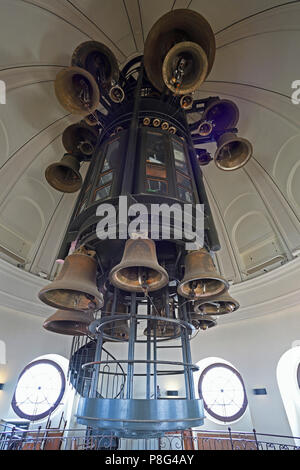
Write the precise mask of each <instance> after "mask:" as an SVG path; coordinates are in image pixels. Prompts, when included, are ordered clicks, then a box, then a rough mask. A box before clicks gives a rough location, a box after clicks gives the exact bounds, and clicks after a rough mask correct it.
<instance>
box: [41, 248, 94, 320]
mask: <svg viewBox="0 0 300 470" xmlns="http://www.w3.org/2000/svg"><path fill="white" fill-rule="evenodd" d="M94 254H95V252H91V251H87V250H86V249H85V248H83V247H82V248H80V249H79V250H77V251H76V252H75V253H74V254H72V255H69V256H67V258H66V259H65V262H64V264H63V267H62V269H61V271H60V273H59V275H58V276H57V278H56V279H55V280H54V281H53V282H52V283H51V284H49V285H47V286H46V287H44V288H43V289H42V290H41V291H40V292H39V298H40V300H42V302H44V303H45V304H48V305H50V306H51V307H55V308H59V309H62V310H76V311H78V310H79V311H86V310H95V309H99V308H100V307H102V305H103V296H102V294H100V292H99V291H98V289H97V285H96V273H97V263H96V261H95V259H94V257H93V255H94Z"/></svg>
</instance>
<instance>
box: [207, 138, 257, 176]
mask: <svg viewBox="0 0 300 470" xmlns="http://www.w3.org/2000/svg"><path fill="white" fill-rule="evenodd" d="M217 144H218V149H217V151H216V153H215V157H214V160H215V164H216V165H217V167H218V168H220V169H221V170H224V171H234V170H238V169H239V168H242V167H243V166H244V165H246V163H248V161H249V160H250V158H251V157H252V155H253V147H252V145H251V143H250V142H249V140H247V139H242V138H241V137H238V136H237V135H236V134H233V133H231V132H226V133H225V134H223V135H221V137H219V139H218V140H217Z"/></svg>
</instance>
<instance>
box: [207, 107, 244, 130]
mask: <svg viewBox="0 0 300 470" xmlns="http://www.w3.org/2000/svg"><path fill="white" fill-rule="evenodd" d="M239 116H240V113H239V108H238V107H237V105H236V104H235V103H234V102H233V101H230V100H220V99H215V100H212V101H211V102H210V103H209V104H208V106H207V107H206V109H205V111H204V113H203V114H202V119H201V120H202V121H208V122H212V123H213V128H214V131H215V132H216V131H217V132H218V131H222V130H225V129H232V128H234V127H235V126H236V125H237V123H238V120H239Z"/></svg>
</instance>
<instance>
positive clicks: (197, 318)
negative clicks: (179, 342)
mask: <svg viewBox="0 0 300 470" xmlns="http://www.w3.org/2000/svg"><path fill="white" fill-rule="evenodd" d="M192 324H193V325H194V327H195V328H196V329H197V330H198V329H199V328H200V330H203V331H205V330H208V329H209V328H213V327H214V326H217V321H216V320H214V319H213V318H212V317H210V316H208V315H198V314H196V313H194V314H193V315H192Z"/></svg>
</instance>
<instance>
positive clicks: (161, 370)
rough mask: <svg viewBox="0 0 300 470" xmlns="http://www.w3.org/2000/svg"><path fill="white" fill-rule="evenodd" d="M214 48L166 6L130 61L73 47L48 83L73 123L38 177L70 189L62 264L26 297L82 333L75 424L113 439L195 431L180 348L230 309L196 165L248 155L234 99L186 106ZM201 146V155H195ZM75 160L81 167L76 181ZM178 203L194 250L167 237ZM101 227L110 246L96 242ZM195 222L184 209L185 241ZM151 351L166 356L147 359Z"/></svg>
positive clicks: (226, 165) (235, 166)
mask: <svg viewBox="0 0 300 470" xmlns="http://www.w3.org/2000/svg"><path fill="white" fill-rule="evenodd" d="M215 52H216V44H215V38H214V34H213V31H212V29H211V27H210V25H209V24H208V22H207V21H206V20H205V19H204V18H203V17H202V16H201V15H199V14H198V13H196V12H193V11H191V10H175V11H172V12H170V13H167V14H166V15H164V16H163V17H162V18H160V19H159V20H158V21H157V23H155V25H154V26H153V27H152V29H151V31H150V33H149V35H148V37H147V40H146V43H145V50H144V55H140V56H137V57H135V58H133V59H131V60H130V61H129V62H127V63H126V64H125V65H124V66H123V67H122V68H121V70H120V69H119V66H118V62H117V60H116V58H115V57H114V54H113V53H112V52H111V51H110V49H109V48H108V47H107V46H105V45H104V44H100V43H98V42H95V41H87V42H84V43H83V44H80V45H79V46H78V47H77V48H76V50H75V51H74V53H73V56H72V58H71V62H70V67H68V68H66V69H64V70H63V71H62V72H60V73H59V74H58V75H57V78H56V82H55V90H56V95H57V98H58V100H59V102H60V103H61V105H62V106H63V107H64V108H65V109H66V110H67V111H68V112H70V113H73V114H76V115H78V121H79V122H78V123H77V124H74V125H72V126H69V127H68V128H67V129H66V130H65V132H64V134H63V145H64V148H65V150H66V154H65V155H64V156H63V157H62V159H61V161H60V162H57V163H53V164H52V165H50V166H49V167H48V168H47V169H46V178H47V181H48V183H49V184H50V185H51V186H52V187H54V188H55V189H57V190H58V191H62V192H65V193H71V192H76V191H78V190H80V193H79V196H78V199H77V202H76V205H75V208H74V212H73V214H72V217H71V220H70V223H69V226H68V229H67V232H66V235H65V238H64V241H63V243H62V246H61V249H60V252H59V255H58V256H59V258H60V259H64V260H65V261H64V264H63V267H62V270H61V272H60V273H59V275H58V276H57V278H56V279H54V281H53V282H52V283H51V284H50V285H47V286H46V287H44V288H43V289H42V290H41V292H40V294H39V297H40V299H41V300H42V301H43V302H45V303H47V304H48V305H50V306H53V307H55V308H57V309H59V310H58V311H57V312H56V313H54V314H53V315H52V316H51V317H50V318H49V319H48V320H46V322H45V323H44V327H45V328H46V329H48V330H50V331H52V332H56V333H60V334H66V335H73V336H74V337H77V338H78V337H82V336H86V337H87V338H89V341H90V343H87V344H86V346H84V347H79V343H74V344H78V347H77V349H76V348H75V349H74V347H73V349H72V357H71V361H70V377H71V380H72V381H73V382H72V383H73V384H74V386H75V388H76V390H77V392H78V393H79V394H80V400H79V407H78V411H77V420H78V422H79V423H81V424H84V425H87V426H89V427H94V428H98V429H102V430H103V429H104V430H105V429H109V430H113V431H114V433H115V435H116V436H125V437H129V436H131V437H149V436H150V437H151V436H160V435H162V434H163V433H164V432H166V431H173V430H185V429H188V428H192V427H196V426H200V425H202V424H203V420H204V411H203V404H202V400H200V399H197V398H196V397H195V391H194V382H193V372H194V371H195V370H197V366H195V365H194V364H193V363H192V359H191V352H190V340H191V338H192V337H193V335H194V334H195V332H196V334H197V331H198V332H199V331H200V330H207V329H210V328H212V327H214V326H216V324H217V317H218V316H219V315H224V314H230V313H231V314H233V313H234V312H235V311H236V310H237V309H238V308H239V303H238V302H237V301H236V300H234V299H233V298H232V297H231V296H230V295H229V283H228V281H227V280H226V279H224V278H223V276H222V275H221V274H220V273H218V271H217V268H216V266H215V263H214V259H215V258H214V254H215V253H216V252H217V251H218V250H219V249H220V244H219V239H218V235H217V232H216V228H215V225H214V221H213V217H212V213H211V209H210V205H209V201H208V197H207V194H206V191H205V186H204V183H203V174H202V168H201V167H202V166H203V167H204V166H206V165H208V164H211V162H212V161H213V160H214V163H215V165H216V166H217V168H219V169H221V170H223V171H224V173H223V177H224V181H226V177H227V176H226V173H225V171H233V170H239V169H240V168H242V167H243V166H244V165H245V164H246V163H247V162H248V161H249V159H250V158H251V156H252V152H253V149H252V145H251V143H250V142H248V141H247V140H246V139H245V138H242V137H239V136H238V129H237V128H236V126H237V124H238V121H239V110H238V108H237V106H236V104H235V103H233V102H232V101H230V100H227V99H222V98H220V97H207V98H205V99H197V93H196V91H197V90H198V89H199V87H201V84H202V83H203V82H204V81H205V80H206V78H207V77H208V75H209V73H210V71H211V70H212V67H213V64H214V58H215ZM192 115H193V119H192ZM195 115H196V116H198V119H196V120H195ZM212 142H213V143H215V145H216V153H215V155H214V158H212V157H211V155H210V154H209V153H208V151H207V149H206V148H205V146H206V144H208V143H212ZM83 162H89V169H88V171H87V175H86V177H85V180H84V182H83V181H82V177H81V175H80V165H81V164H82V163H83ZM121 196H122V197H123V198H126V201H127V202H126V204H127V207H129V208H130V207H131V208H132V206H133V205H135V207H136V210H137V211H140V218H141V220H140V226H143V227H146V229H145V230H144V233H141V231H140V230H139V224H138V223H137V224H136V226H135V229H132V230H130V235H131V236H130V237H129V236H128V227H132V219H133V215H134V214H133V209H132V210H130V209H129V210H128V211H127V210H126V211H122V209H121V207H122V206H121V205H120V204H119V202H120V200H121V199H122V198H121ZM104 204H105V206H104ZM188 204H189V205H191V206H192V207H196V206H197V205H201V204H202V205H203V206H204V227H203V229H204V234H203V244H202V245H199V243H198V242H197V240H196V241H195V244H194V249H191V248H190V247H189V245H188V243H190V242H191V239H190V237H189V236H188V233H187V230H186V227H185V230H181V231H180V232H181V233H183V234H184V235H183V236H181V237H178V236H176V234H177V235H178V227H180V228H181V226H182V227H183V224H184V220H183V217H181V216H180V214H183V213H184V208H185V207H186V205H188ZM154 205H160V207H161V209H162V210H163V208H169V217H167V218H164V217H158V219H157V229H156V233H155V236H153V231H152V230H150V226H151V222H152V216H153V214H151V208H153V206H154ZM141 207H146V208H147V211H146V213H142V212H143V211H142V209H141ZM174 208H177V211H176V210H175V209H174ZM110 209H112V211H111V212H110ZM105 212H106V214H105V215H104V213H105ZM110 214H111V215H110ZM112 214H114V215H115V216H113V215H112ZM101 221H102V222H103V221H105V224H104V225H105V226H107V227H108V233H110V234H115V236H114V237H111V236H110V237H109V236H107V238H106V239H103V238H102V237H99V236H98V235H99V233H98V234H97V226H98V224H99V222H101ZM103 223H104V222H103ZM196 227H197V224H196V217H195V214H194V213H192V214H191V217H190V230H191V233H195V230H196ZM166 229H168V230H169V233H170V237H166V236H164V234H165V231H166ZM124 234H125V236H124ZM104 238H105V237H104ZM74 247H75V251H74ZM203 334H209V333H203ZM76 341H77V340H76ZM174 342H175V343H176V346H174ZM104 343H106V344H107V343H120V344H119V346H120V347H121V346H122V347H126V346H128V348H127V352H126V354H125V356H124V355H122V357H120V358H118V359H110V360H108V359H107V357H106V356H104V352H103V351H104V349H103V344H104ZM92 346H93V347H92ZM142 346H144V347H145V348H144V349H143V351H144V356H143V354H142V353H141V349H140V347H142ZM160 348H166V349H165V350H166V351H168V352H169V356H168V357H174V359H173V360H167V359H161V358H159V356H158V352H159V351H160V350H161V349H160ZM168 348H170V349H169V350H168ZM172 348H177V350H176V351H177V352H176V354H174V355H172V351H175V350H174V349H172ZM116 363H117V364H119V367H120V370H121V371H123V372H122V373H124V374H125V376H126V380H125V382H124V383H123V385H122V387H120V389H119V390H118V392H117V393H112V394H111V395H108V393H106V394H104V392H103V388H102V386H101V385H100V384H101V383H103V380H106V379H107V378H108V377H109V375H110V374H111V373H112V372H109V371H110V370H111V369H110V366H112V364H116ZM117 375H118V376H119V375H121V372H120V373H118V374H117ZM172 375H181V376H182V379H183V383H184V389H185V396H184V397H183V398H176V399H160V398H159V396H158V394H157V386H158V382H159V380H161V378H162V377H168V376H172ZM141 384H142V385H141ZM104 388H105V387H104ZM107 389H108V387H107Z"/></svg>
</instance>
